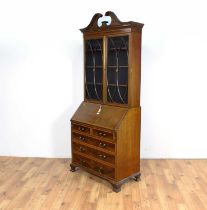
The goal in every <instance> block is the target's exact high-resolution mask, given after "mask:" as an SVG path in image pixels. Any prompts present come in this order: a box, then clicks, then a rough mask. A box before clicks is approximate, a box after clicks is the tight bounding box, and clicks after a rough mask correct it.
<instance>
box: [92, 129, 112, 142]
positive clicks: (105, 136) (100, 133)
mask: <svg viewBox="0 0 207 210" xmlns="http://www.w3.org/2000/svg"><path fill="white" fill-rule="evenodd" d="M93 135H94V136H96V137H101V138H103V139H108V140H113V139H114V138H113V137H114V135H113V132H110V131H103V130H101V129H93Z"/></svg>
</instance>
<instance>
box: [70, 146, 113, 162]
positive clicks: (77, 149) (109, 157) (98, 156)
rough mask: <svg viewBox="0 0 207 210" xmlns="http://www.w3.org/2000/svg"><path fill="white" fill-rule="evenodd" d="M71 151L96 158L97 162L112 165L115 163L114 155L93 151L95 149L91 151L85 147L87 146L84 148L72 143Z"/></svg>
mask: <svg viewBox="0 0 207 210" xmlns="http://www.w3.org/2000/svg"><path fill="white" fill-rule="evenodd" d="M73 151H74V152H79V153H83V154H86V155H88V156H91V157H93V158H96V159H98V160H102V161H104V162H108V163H110V164H112V165H114V163H115V157H114V155H110V154H107V153H105V152H102V151H99V150H95V149H92V148H90V147H87V146H84V145H81V144H78V143H75V142H73Z"/></svg>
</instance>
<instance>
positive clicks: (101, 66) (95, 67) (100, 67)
mask: <svg viewBox="0 0 207 210" xmlns="http://www.w3.org/2000/svg"><path fill="white" fill-rule="evenodd" d="M94 67H95V68H97V69H99V68H100V69H101V68H103V66H86V68H94Z"/></svg>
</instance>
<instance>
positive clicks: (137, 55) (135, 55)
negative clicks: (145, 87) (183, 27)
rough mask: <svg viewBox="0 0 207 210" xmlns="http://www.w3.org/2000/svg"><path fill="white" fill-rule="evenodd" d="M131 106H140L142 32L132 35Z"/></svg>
mask: <svg viewBox="0 0 207 210" xmlns="http://www.w3.org/2000/svg"><path fill="white" fill-rule="evenodd" d="M131 40H132V44H131V48H132V49H131V72H130V73H131V75H130V76H131V94H130V96H131V98H130V102H131V106H132V107H134V106H138V107H139V106H140V83H141V32H134V33H132V35H131Z"/></svg>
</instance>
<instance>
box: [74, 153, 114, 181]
mask: <svg viewBox="0 0 207 210" xmlns="http://www.w3.org/2000/svg"><path fill="white" fill-rule="evenodd" d="M73 161H74V162H75V163H78V164H79V165H81V166H84V167H86V168H88V169H90V170H92V171H94V172H96V173H97V174H99V175H100V176H101V175H103V176H106V177H109V178H112V179H114V177H115V176H114V175H115V169H114V168H111V167H108V166H105V165H103V164H100V163H97V162H95V161H93V160H90V159H88V158H85V157H82V156H80V155H77V154H74V155H73Z"/></svg>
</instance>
